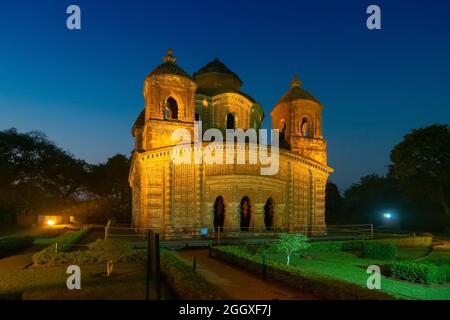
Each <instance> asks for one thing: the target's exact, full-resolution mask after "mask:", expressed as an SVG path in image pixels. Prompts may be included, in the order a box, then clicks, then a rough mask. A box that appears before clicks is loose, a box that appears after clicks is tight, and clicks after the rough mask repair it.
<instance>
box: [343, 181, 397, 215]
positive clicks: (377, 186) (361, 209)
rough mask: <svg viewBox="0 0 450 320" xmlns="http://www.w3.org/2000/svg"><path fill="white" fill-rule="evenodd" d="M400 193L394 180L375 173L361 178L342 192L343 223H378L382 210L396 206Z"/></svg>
mask: <svg viewBox="0 0 450 320" xmlns="http://www.w3.org/2000/svg"><path fill="white" fill-rule="evenodd" d="M399 202H400V193H399V190H398V186H397V183H396V181H395V180H393V179H391V178H388V177H383V176H379V175H376V174H371V175H367V176H364V177H362V178H361V180H360V181H359V182H358V183H355V184H353V185H352V186H351V187H350V188H349V189H347V190H346V191H345V193H344V201H343V205H342V211H343V213H342V220H343V221H340V222H345V223H380V222H381V219H380V218H381V217H380V215H381V213H382V211H383V210H386V209H391V208H398V207H399Z"/></svg>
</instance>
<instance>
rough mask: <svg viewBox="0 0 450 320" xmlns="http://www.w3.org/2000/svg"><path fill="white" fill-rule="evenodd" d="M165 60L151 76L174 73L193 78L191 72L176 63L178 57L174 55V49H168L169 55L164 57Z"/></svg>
mask: <svg viewBox="0 0 450 320" xmlns="http://www.w3.org/2000/svg"><path fill="white" fill-rule="evenodd" d="M163 61H164V62H163V63H161V64H160V65H159V66H157V67H156V68H155V69H153V71H152V72H150V74H149V75H148V76H149V77H151V76H153V75H158V74H174V75H177V76H182V77H185V78H188V79H190V80H193V79H192V77H191V76H190V75H189V73H187V72H186V71H184V69H183V68H181V67H180V66H178V65H177V64H176V61H177V59H176V58H175V57H174V55H173V50H172V49H169V50H167V55H166V56H165V57H164V58H163Z"/></svg>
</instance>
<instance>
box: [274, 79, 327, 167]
mask: <svg viewBox="0 0 450 320" xmlns="http://www.w3.org/2000/svg"><path fill="white" fill-rule="evenodd" d="M322 111H323V106H322V104H321V103H320V102H319V100H317V99H316V98H315V97H314V96H313V95H311V94H310V93H309V92H308V91H306V90H304V89H303V88H302V83H301V81H300V80H299V78H298V76H297V75H295V76H294V79H293V80H292V81H291V88H290V89H289V91H288V92H286V94H285V95H284V96H283V97H282V98H281V99H280V101H279V102H278V103H277V105H276V106H275V107H274V108H273V110H272V112H271V113H270V116H271V118H272V127H273V128H274V129H278V130H279V131H280V146H281V147H282V148H285V149H289V150H290V151H291V152H292V153H295V154H299V155H302V156H304V157H306V158H309V159H312V160H315V161H317V162H319V163H321V164H324V165H326V164H327V147H326V141H325V140H324V139H323V133H322Z"/></svg>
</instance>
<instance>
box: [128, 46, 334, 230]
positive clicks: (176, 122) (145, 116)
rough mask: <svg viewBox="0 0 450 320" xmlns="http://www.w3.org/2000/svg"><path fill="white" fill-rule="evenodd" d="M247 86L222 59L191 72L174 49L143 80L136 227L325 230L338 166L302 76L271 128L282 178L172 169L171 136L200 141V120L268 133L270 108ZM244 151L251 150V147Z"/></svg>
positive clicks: (206, 167)
mask: <svg viewBox="0 0 450 320" xmlns="http://www.w3.org/2000/svg"><path fill="white" fill-rule="evenodd" d="M242 85H243V82H242V80H241V79H240V78H239V76H238V75H237V74H236V73H234V72H233V71H231V70H230V69H229V68H228V67H227V66H225V65H224V64H223V63H222V62H221V61H219V60H218V59H215V60H213V61H211V62H209V63H208V64H206V65H205V66H204V67H202V68H201V69H199V70H198V71H197V72H195V73H194V74H193V75H190V74H189V73H187V72H186V71H185V70H183V69H182V68H181V67H180V66H179V65H178V64H177V62H176V59H175V57H174V55H173V52H172V50H170V49H169V50H168V53H167V55H166V56H165V57H164V58H163V63H162V64H160V65H159V66H157V67H156V68H155V69H154V70H153V71H152V72H150V74H149V75H148V76H147V77H146V78H145V80H144V88H143V95H144V100H145V105H144V109H143V110H142V112H141V113H140V114H139V116H138V117H137V119H136V121H135V123H134V125H133V127H132V134H133V137H134V139H135V148H134V151H133V158H132V165H131V169H130V175H129V183H130V186H131V188H132V197H133V201H132V211H133V214H132V223H133V226H134V227H135V228H153V229H158V230H161V231H162V232H164V233H178V232H187V230H191V229H192V228H194V229H199V228H210V230H211V231H210V232H212V230H215V231H217V230H221V229H223V230H224V231H225V232H227V230H238V231H239V232H241V231H248V230H260V231H263V230H269V231H270V230H273V231H277V230H290V231H294V230H300V231H304V232H307V233H315V232H323V231H324V230H325V186H326V182H327V178H328V175H329V174H330V173H331V172H332V171H333V169H332V168H330V167H329V166H327V149H326V141H325V140H324V138H323V134H322V110H323V106H322V105H321V103H320V102H319V101H318V100H317V99H316V98H315V97H314V96H312V95H311V94H310V93H309V92H308V91H306V90H304V89H303V88H302V84H301V82H300V80H299V79H298V78H297V77H296V76H295V77H294V79H293V80H292V82H291V83H290V88H289V90H288V91H287V92H286V93H285V95H284V96H283V97H281V99H280V100H279V102H278V103H277V104H276V105H275V106H274V107H273V109H272V111H271V113H270V116H271V118H272V124H273V128H274V129H278V130H279V132H280V151H279V170H278V172H277V173H276V174H274V175H261V171H260V168H261V163H259V160H258V163H256V164H251V163H248V162H247V163H245V164H207V163H205V162H202V163H200V164H196V163H192V164H176V163H174V161H173V158H172V149H173V148H174V146H175V145H176V143H177V142H178V141H174V140H172V133H173V131H174V130H176V129H179V128H183V129H186V130H188V131H189V132H190V133H191V134H192V135H194V122H195V121H201V122H202V129H203V131H205V130H207V129H210V128H217V129H219V130H220V131H222V132H225V130H226V129H239V128H240V129H243V130H247V129H249V128H254V129H259V128H261V125H262V123H263V120H264V111H263V108H262V107H261V105H260V104H259V103H258V102H257V100H255V99H254V98H253V97H251V96H250V95H248V94H246V93H244V92H243V91H242V90H241V87H242ZM192 140H194V139H192ZM204 143H205V142H204ZM224 145H225V143H224ZM224 147H225V146H224ZM192 148H194V144H193V145H192ZM246 152H247V153H249V152H253V151H252V149H251V148H248V144H247V149H246Z"/></svg>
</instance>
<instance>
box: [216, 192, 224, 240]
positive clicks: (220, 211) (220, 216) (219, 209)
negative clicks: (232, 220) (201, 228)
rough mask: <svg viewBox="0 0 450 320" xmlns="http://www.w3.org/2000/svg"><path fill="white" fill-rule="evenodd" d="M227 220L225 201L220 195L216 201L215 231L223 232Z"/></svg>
mask: <svg viewBox="0 0 450 320" xmlns="http://www.w3.org/2000/svg"><path fill="white" fill-rule="evenodd" d="M224 221H225V202H224V201H223V197H222V196H218V197H217V198H216V201H215V202H214V231H215V232H223V223H224Z"/></svg>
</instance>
